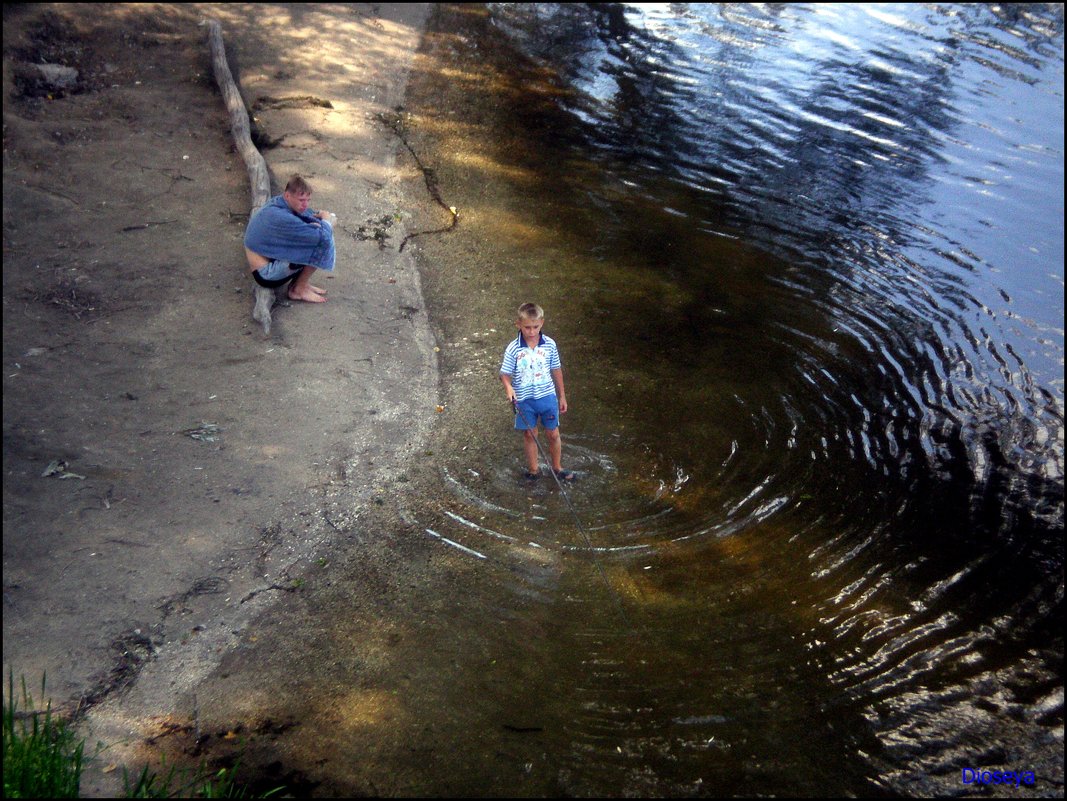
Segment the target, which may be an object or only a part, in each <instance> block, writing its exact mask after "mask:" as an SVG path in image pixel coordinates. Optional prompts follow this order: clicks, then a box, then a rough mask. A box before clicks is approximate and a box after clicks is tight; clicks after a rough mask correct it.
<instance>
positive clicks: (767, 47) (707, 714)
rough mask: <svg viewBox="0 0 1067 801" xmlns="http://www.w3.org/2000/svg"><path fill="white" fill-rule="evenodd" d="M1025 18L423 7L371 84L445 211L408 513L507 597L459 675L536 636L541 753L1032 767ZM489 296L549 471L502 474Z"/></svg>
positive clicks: (1041, 720)
mask: <svg viewBox="0 0 1067 801" xmlns="http://www.w3.org/2000/svg"><path fill="white" fill-rule="evenodd" d="M1062 27H1063V25H1062V7H1059V6H1002V7H1000V6H998V7H990V6H955V5H943V6H918V5H903V6H877V7H875V6H849V5H841V4H837V5H833V6H810V5H787V6H734V5H724V6H720V5H685V4H671V5H669V6H668V5H662V4H660V5H652V6H634V7H624V6H614V5H610V6H596V7H593V6H589V5H584V4H564V5H557V4H537V5H525V4H501V5H490V6H488V7H483V6H476V5H465V6H456V7H451V6H440V7H438V10H437V12H436V16H435V19H434V21H433V22H432V24H431V28H430V30H429V32H428V33H427V36H426V38H425V40H424V45H423V48H422V52H421V54H420V59H419V64H418V69H417V72H416V76H415V79H414V81H413V85H412V87H411V88H410V91H409V107H408V108H407V109H406V110H405V112H404V120H405V124H406V126H407V136H408V138H409V141H410V142H411V143H412V144H413V145H414V146H415V147H416V148H417V150H418V151H419V152H420V158H421V159H422V161H423V163H424V164H427V165H432V166H433V169H434V171H435V172H434V177H435V179H436V181H437V186H438V187H439V190H440V192H441V195H442V197H443V199H444V200H445V202H446V203H447V204H450V205H455V206H456V207H457V208H458V210H459V215H460V216H459V221H460V222H459V225H458V227H457V228H456V229H455V230H454V231H452V232H451V233H448V234H434V235H430V234H428V235H425V236H421V237H418V238H417V239H415V240H412V243H413V244H412V245H409V246H411V247H415V248H417V250H418V253H419V260H420V266H421V268H422V271H423V276H424V283H425V285H426V292H427V296H428V298H429V301H430V303H431V316H432V318H433V319H434V322H435V325H436V327H437V333H438V336H439V341H440V344H441V347H442V352H441V360H442V366H443V368H444V370H443V373H444V376H445V377H444V381H443V388H442V390H443V395H444V398H445V406H446V410H445V412H444V414H443V415H442V426H441V430H440V431H439V433H438V437H439V442H438V447H437V452H438V457H439V459H440V462H441V463H442V464H443V465H444V467H443V468H442V470H441V471H440V474H439V475H435V476H434V477H433V478H432V482H431V483H432V489H431V492H430V494H431V495H434V496H436V497H437V500H436V501H434V502H431V503H429V504H427V505H426V507H425V508H422V509H419V510H418V511H417V512H416V513H415V517H416V518H417V519H416V521H415V522H416V524H417V526H416V529H417V530H418V531H421V532H423V533H424V534H425V536H427V537H428V538H432V539H434V540H435V541H437V542H438V543H439V544H440V547H441V548H443V549H450V550H451V551H453V552H455V553H456V554H459V555H462V556H463V557H464V558H467V559H470V560H472V563H476V564H477V565H479V568H480V570H481V571H482V574H483V575H484V577H485V582H486V585H487V586H489V585H492V586H499V587H500V588H501V589H500V592H499V595H500V597H499V599H498V600H497V602H496V603H497V610H498V618H499V619H500V620H504V621H508V622H509V627H510V628H512V629H514V630H515V631H525V632H527V634H529V632H536V633H537V635H536V636H526V637H517V639H516V641H515V642H510V641H509V640H508V636H507V634H506V633H502V634H501V635H500V638H501V641H500V642H498V643H497V645H498V649H499V654H498V669H499V670H500V671H502V672H503V673H504V674H505V675H507V674H508V672H509V671H512V675H513V676H514V677H515V681H512V682H510V683H508V682H504V683H503V684H504V685H506V686H507V689H506V690H504V689H500V690H498V691H492V690H490V691H489V694H488V696H485V695H484V693H485V692H486V691H485V689H484V688H482V690H481V691H480V692H481V693H482V695H480V696H479V699H478V701H477V703H478V704H481V705H486V704H488V705H492V704H494V703H496V702H499V703H500V704H501V705H502V706H503V705H505V703H506V705H508V707H509V708H513V707H514V706H515V705H516V704H519V706H522V703H523V702H522V701H521V699H517V696H521V695H522V691H521V687H522V686H531V687H532V686H533V685H531V684H528V683H527V684H526V685H523V683H522V682H520V681H519V680H518V677H519V676H525V675H526V674H527V673H528V671H529V663H530V662H531V661H532V662H534V663H535V664H537V665H538V666H540V667H541V668H542V669H543V672H542V674H541V675H540V678H539V684H538V685H537V686H538V687H539V688H540V689H539V690H538V691H537V692H536V693H535V691H534V690H533V689H531V691H530V692H531V693H532V694H536V696H537V697H536V699H533V698H530V699H527V701H526V703H527V704H528V705H530V706H532V707H534V708H535V710H536V711H535V712H532V713H530V714H531V715H532V716H533V718H536V721H537V723H536V725H531V726H529V727H523V726H517V727H516V728H518V729H523V731H524V733H525V729H526V728H528V729H529V730H530V731H529V732H528V734H529V736H531V737H534V738H536V749H537V750H538V753H540V754H542V755H543V756H542V757H541V759H543V761H544V762H545V763H546V764H544V765H541V764H540V763H539V770H540V775H549V776H551V779H550V781H549V784H548V785H542V786H541V788H542V789H544V787H545V786H547V787H549V788H550V789H551V790H552V791H554V792H561V793H563V794H594V795H617V794H644V795H672V794H729V793H737V794H746V795H750V794H792V795H795V794H813V795H824V794H865V795H869V794H877V793H880V792H886V793H905V794H931V793H955V792H963V791H967V790H968V789H972V790H973V789H974V788H973V787H971V788H969V787H968V786H967V785H965V784H964V783H963V773H962V770H963V769H964V768H980V769H988V770H998V769H999V770H1022V771H1032V772H1033V773H1034V780H1035V782H1036V784H1035V785H1034V786H1033V787H1032V788H1023V790H1024V791H1027V792H1030V793H1037V794H1062V790H1063V784H1062V777H1063V772H1062V763H1063V760H1062V749H1063V741H1062V738H1063V680H1062V660H1063V638H1062V624H1063V192H1062V185H1063V147H1062V146H1063V38H1062ZM442 213H443V211H442V210H441V209H440V208H436V209H435V208H433V207H432V206H430V205H429V204H428V205H427V208H426V209H423V210H422V211H421V212H420V214H419V217H418V218H417V219H412V220H409V221H408V227H409V229H411V230H419V229H432V228H439V227H442V226H443V225H445V224H446V223H447V222H448V220H447V215H444V217H445V219H442V218H441V217H442ZM435 215H436V216H435ZM525 300H535V301H537V302H538V303H540V304H541V305H542V306H544V307H545V309H546V313H547V321H546V326H545V331H546V332H547V333H549V334H550V335H552V336H554V337H555V338H556V339H557V341H558V342H559V344H560V347H561V350H562V354H563V359H564V367H565V373H566V376H567V389H568V396H569V400H570V403H571V407H572V409H571V411H570V412H568V414H566V415H565V416H564V417H563V429H562V430H563V434H564V443H565V446H564V454H565V464H566V466H568V467H571V468H573V469H576V470H577V471H579V474H580V478H579V481H578V482H577V483H576V484H575V485H574V486H573V487H568V488H567V490H566V492H563V491H561V489H560V488H559V487H557V486H556V485H555V483H554V482H553V481H552V480H551V479H550V477H549V476H548V475H547V474H546V475H545V476H543V477H542V479H541V480H540V481H538V482H536V483H533V484H527V483H524V482H523V481H522V479H521V471H522V459H521V446H520V441H519V438H518V436H517V435H516V434H515V433H514V432H513V431H511V419H510V414H509V412H508V408H507V405H506V404H505V402H504V398H503V391H502V389H501V387H500V384H499V381H498V380H497V376H496V372H497V368H498V366H499V362H500V357H501V354H502V352H503V348H504V346H505V344H506V342H507V340H508V339H509V338H510V337H511V336H512V335H513V334H514V326H513V323H512V319H513V316H514V309H515V308H516V307H517V306H518V304H519V303H520V302H522V301H525ZM454 634H455V636H460V637H461V636H462V632H454ZM546 684H547V685H549V686H551V688H552V690H551V692H550V693H548V694H547V695H546V694H545V693H544V692H543V690H544V685H546ZM494 693H498V694H494ZM471 702H472V703H474V699H471ZM454 747H456V748H459V749H461V750H462V747H463V746H462V744H456V745H455V746H454Z"/></svg>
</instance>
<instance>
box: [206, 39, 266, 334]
mask: <svg viewBox="0 0 1067 801" xmlns="http://www.w3.org/2000/svg"><path fill="white" fill-rule="evenodd" d="M207 30H208V43H209V45H210V47H211V67H212V69H213V71H214V73H215V82H216V83H218V85H219V91H220V92H222V99H223V101H224V102H225V103H226V109H227V110H228V111H229V113H230V130H231V131H232V132H233V139H234V143H235V144H236V146H237V152H239V153H240V154H241V158H243V159H244V162H245V165H246V166H247V167H248V180H249V182H250V183H251V185H252V210H251V212H250V214H249V216H251V215H252V214H255V213H256V212H257V211H258V210H259V209H260V208H262V207H263V206H265V205H267V201H269V200H270V174H269V173H268V172H267V162H266V161H265V160H264V159H263V155H262V154H261V153H260V152H259V151H258V150H257V149H256V146H255V145H254V144H252V135H251V132H250V129H249V124H248V109H246V108H245V103H244V99H243V98H242V97H241V93H240V92H239V91H238V90H237V84H236V83H234V80H233V74H232V73H231V72H230V67H229V65H228V64H227V63H226V48H225V47H223V45H222V26H221V25H219V23H218V22H217V21H216V20H207ZM252 295H253V298H254V299H255V300H254V304H253V307H252V319H254V320H256V321H257V322H259V323H260V325H262V326H263V333H264V335H267V334H270V324H271V319H270V310H271V306H273V305H274V299H275V294H274V292H273V291H272V290H270V289H267V288H266V287H262V286H260V285H259V284H255V285H253V287H252Z"/></svg>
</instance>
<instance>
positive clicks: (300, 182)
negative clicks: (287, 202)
mask: <svg viewBox="0 0 1067 801" xmlns="http://www.w3.org/2000/svg"><path fill="white" fill-rule="evenodd" d="M285 191H286V192H289V193H291V194H294V195H303V194H305V193H306V194H308V195H310V194H311V185H310V184H309V183H308V182H307V181H305V180H304V179H303V178H301V177H300V176H299V175H296V174H295V173H294V174H293V175H292V176H290V178H289V183H287V184H286V185H285Z"/></svg>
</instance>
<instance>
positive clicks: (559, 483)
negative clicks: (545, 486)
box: [511, 400, 633, 631]
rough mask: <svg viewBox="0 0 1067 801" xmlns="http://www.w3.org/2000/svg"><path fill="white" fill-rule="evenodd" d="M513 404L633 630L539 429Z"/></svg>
mask: <svg viewBox="0 0 1067 801" xmlns="http://www.w3.org/2000/svg"><path fill="white" fill-rule="evenodd" d="M511 405H512V406H513V407H514V409H515V413H516V414H518V415H519V417H520V418H522V424H523V425H524V426H526V428H527V429H528V430H530V431H532V432H533V438H534V442H535V443H536V444H537V451H538V453H540V454H541V458H542V459H544V460H545V462H546V463H547V464H548V469H549V471H550V472H551V473H552V478H554V479H555V480H556V486H558V487H559V491H560V493H561V494H562V495H563V500H564V501H566V503H567V508H568V509H570V510H571V515H573V516H574V522H575V524H576V525H577V526H578V531H579V532H580V533H581V535H582V539H583V540H585V546H586V548H588V549H589V553H590V554H592V556H593V564H594V565H596V570H597V573H599V574H600V579H601V581H603V582H604V586H605V587H607V590H608V594H609V595H611V597H612V598H613V599H614V600H615V607H616V608H617V609H618V611H619V615H620V616H621V617H622V619H623V622H624V623H625V624H626V627H627V628H629V629H631V631H632V630H633V626H632V624H631V622H630V618H629V616H628V615H627V614H626V610H625V609H624V608H623V606H622V601H621V600H620V599H619V594H618V593H617V592H615V589H614V587H612V586H611V582H610V581H608V577H607V574H606V573H604V568H603V566H602V565H601V564H600V559H599V558H598V557H597V553H596V549H595V548H593V543H592V542H591V541H590V540H589V535H588V534H587V533H586V531H585V526H583V525H582V519H581V518H580V517H578V512H577V510H576V509H575V508H574V504H573V503H571V498H570V496H569V495H568V494H567V490H566V489H565V488H564V487H563V482H562V481H560V478H559V476H558V475H556V471H555V470H554V469H553V467H552V460H551V459H550V458H549V457H548V454H546V453H545V450H544V448H542V447H541V438H540V437H538V436H537V429H536V428H535V427H531V426H530V423H529V421H528V420H527V419H526V415H524V414H523V413H522V408H521V407H520V406H519V403H518V401H517V400H513V401H511Z"/></svg>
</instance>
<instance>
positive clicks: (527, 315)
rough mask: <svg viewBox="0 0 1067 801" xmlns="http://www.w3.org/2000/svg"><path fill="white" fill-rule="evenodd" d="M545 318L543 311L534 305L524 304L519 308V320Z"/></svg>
mask: <svg viewBox="0 0 1067 801" xmlns="http://www.w3.org/2000/svg"><path fill="white" fill-rule="evenodd" d="M544 316H545V310H544V309H542V308H541V307H540V306H538V305H537V304H536V303H524V304H522V305H521V306H519V319H520V320H540V319H541V318H542V317H544Z"/></svg>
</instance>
